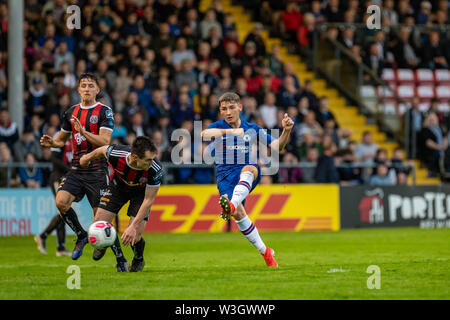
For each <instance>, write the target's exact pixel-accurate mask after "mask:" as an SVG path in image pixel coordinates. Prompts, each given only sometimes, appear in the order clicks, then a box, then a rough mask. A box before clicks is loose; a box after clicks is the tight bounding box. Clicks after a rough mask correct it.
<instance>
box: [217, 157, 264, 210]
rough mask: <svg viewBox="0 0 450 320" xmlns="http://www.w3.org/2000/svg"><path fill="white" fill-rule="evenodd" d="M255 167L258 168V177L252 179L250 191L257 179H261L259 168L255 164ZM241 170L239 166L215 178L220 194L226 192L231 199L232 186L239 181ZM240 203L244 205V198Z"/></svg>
mask: <svg viewBox="0 0 450 320" xmlns="http://www.w3.org/2000/svg"><path fill="white" fill-rule="evenodd" d="M255 167H256V169H258V177H257V178H256V179H255V180H253V183H252V189H251V190H250V192H252V191H253V189H255V188H256V186H257V185H258V183H259V181H261V168H260V167H259V166H256V165H255ZM241 170H242V168H239V170H235V171H230V172H229V173H228V174H227V175H225V176H224V177H222V178H218V179H217V189H219V193H220V195H221V196H222V195H224V194H227V195H228V199H230V200H231V197H232V196H233V191H234V187H236V185H237V184H238V182H239V178H240V176H241ZM242 205H243V206H244V205H245V199H244V201H242Z"/></svg>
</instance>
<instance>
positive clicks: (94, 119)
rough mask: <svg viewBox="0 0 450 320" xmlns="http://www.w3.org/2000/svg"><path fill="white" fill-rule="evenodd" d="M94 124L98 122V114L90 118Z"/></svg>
mask: <svg viewBox="0 0 450 320" xmlns="http://www.w3.org/2000/svg"><path fill="white" fill-rule="evenodd" d="M89 121H90V122H91V123H92V124H96V123H97V122H98V117H97V116H95V115H94V116H91V119H90V120H89Z"/></svg>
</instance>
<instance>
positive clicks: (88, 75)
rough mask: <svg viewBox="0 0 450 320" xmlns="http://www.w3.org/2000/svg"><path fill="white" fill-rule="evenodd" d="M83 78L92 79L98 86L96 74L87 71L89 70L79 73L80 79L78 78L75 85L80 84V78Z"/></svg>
mask: <svg viewBox="0 0 450 320" xmlns="http://www.w3.org/2000/svg"><path fill="white" fill-rule="evenodd" d="M83 79H89V80H93V81H95V83H96V84H97V87H100V84H99V83H98V78H97V76H96V75H95V74H93V73H89V72H86V73H83V74H81V75H80V79H78V86H77V87H79V86H80V83H81V80H83Z"/></svg>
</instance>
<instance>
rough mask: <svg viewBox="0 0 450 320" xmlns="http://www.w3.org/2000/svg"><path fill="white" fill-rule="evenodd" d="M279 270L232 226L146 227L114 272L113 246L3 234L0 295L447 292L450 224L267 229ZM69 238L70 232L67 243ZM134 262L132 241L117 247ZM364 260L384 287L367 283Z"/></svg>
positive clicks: (395, 295)
mask: <svg viewBox="0 0 450 320" xmlns="http://www.w3.org/2000/svg"><path fill="white" fill-rule="evenodd" d="M262 237H263V240H264V241H265V243H266V244H268V245H269V246H272V247H273V248H274V249H275V251H276V258H277V261H278V263H279V265H280V268H278V269H271V268H268V267H266V266H265V263H264V260H263V258H262V257H261V256H260V255H259V253H258V252H257V251H256V249H254V248H253V246H251V244H250V243H249V242H248V241H247V240H246V239H245V238H244V237H243V236H242V235H241V234H239V233H223V234H147V235H145V240H146V242H147V243H146V249H145V259H146V267H145V268H144V271H143V272H139V273H128V274H127V273H117V272H116V269H115V259H114V258H113V254H112V251H111V250H108V252H107V253H106V255H105V257H104V258H103V259H102V260H100V261H97V262H96V261H93V260H92V251H93V248H92V247H91V246H90V245H89V244H88V245H87V246H86V247H85V251H84V253H83V255H82V256H81V258H80V259H79V260H77V261H72V260H71V259H70V257H56V256H55V243H56V239H55V237H54V236H51V237H49V238H48V239H47V251H48V256H43V255H42V254H41V253H39V252H38V251H37V249H36V246H35V244H34V241H33V239H32V237H10V238H6V237H2V238H0V248H1V250H0V274H1V277H0V288H1V290H0V299H162V300H170V299H449V298H450V294H449V287H450V273H449V271H450V229H434V230H426V229H415V228H404V229H403V228H402V229H372V230H367V229H366V230H344V231H339V232H302V233H294V232H264V233H262ZM73 239H74V238H73V237H69V238H68V239H67V246H68V249H69V250H72V249H73V246H74V243H73V242H72V240H73ZM123 249H124V253H125V256H126V257H127V258H128V260H129V261H130V263H131V259H132V251H131V248H130V247H126V248H123ZM71 264H76V265H79V266H80V269H81V290H69V289H67V287H66V281H67V278H68V277H69V276H70V274H68V273H66V270H67V267H68V266H69V265H71ZM369 265H378V266H379V267H380V269H381V289H380V290H376V289H373V290H369V289H368V288H367V279H368V277H369V276H370V275H371V274H368V273H366V269H367V267H368V266H369Z"/></svg>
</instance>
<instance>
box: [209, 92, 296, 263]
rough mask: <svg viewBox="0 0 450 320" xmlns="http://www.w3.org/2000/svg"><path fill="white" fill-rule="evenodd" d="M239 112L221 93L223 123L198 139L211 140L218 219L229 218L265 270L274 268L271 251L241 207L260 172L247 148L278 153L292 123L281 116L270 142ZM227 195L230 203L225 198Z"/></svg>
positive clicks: (230, 96) (236, 101) (233, 98)
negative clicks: (260, 146)
mask: <svg viewBox="0 0 450 320" xmlns="http://www.w3.org/2000/svg"><path fill="white" fill-rule="evenodd" d="M241 110H242V104H241V102H240V98H239V96H238V95H237V94H236V93H233V92H226V93H224V94H223V95H222V96H221V97H220V98H219V112H220V114H221V116H222V118H223V119H222V120H219V121H216V122H214V123H212V124H211V125H210V126H209V127H208V128H207V129H205V130H203V131H202V134H201V135H202V138H203V139H204V140H207V141H209V140H210V139H214V140H215V141H213V142H212V143H211V144H210V145H209V148H210V151H211V155H213V156H214V162H215V165H216V179H217V188H218V189H219V193H220V200H219V204H220V206H221V207H222V218H224V219H225V220H229V219H230V216H232V217H233V218H234V220H235V221H236V224H237V226H238V228H239V230H240V231H241V232H242V234H243V235H244V236H245V237H246V238H247V239H248V240H249V241H250V243H251V244H252V245H253V246H254V247H255V248H256V249H258V251H259V252H260V253H261V255H262V256H263V258H264V260H265V262H266V264H267V266H269V267H278V263H277V262H276V261H275V258H274V253H275V252H274V250H273V249H272V248H270V247H266V245H265V244H264V242H263V241H262V239H261V237H260V235H259V233H258V229H257V228H256V226H255V225H254V224H253V222H252V221H251V220H250V219H249V217H248V216H247V213H246V212H245V209H244V204H245V198H246V197H247V196H248V195H249V194H250V192H251V191H253V189H255V187H256V185H257V184H258V183H259V181H260V180H261V168H260V167H259V165H258V164H257V161H256V159H253V160H252V159H251V158H252V151H254V150H252V149H251V145H255V141H259V142H260V143H263V144H264V145H267V146H268V147H269V148H270V149H271V150H277V151H282V150H283V149H284V147H285V146H286V144H287V143H288V142H289V139H290V135H291V131H292V128H293V126H294V121H293V120H292V119H291V118H289V116H288V115H287V114H284V118H283V120H282V126H283V132H282V133H281V135H280V137H279V138H278V139H274V138H273V137H272V136H271V135H269V134H267V133H266V132H265V131H264V130H263V129H262V128H261V127H260V126H258V125H256V124H253V123H249V122H247V121H244V120H241V119H240V118H239V113H240V112H241ZM218 139H222V141H220V140H218ZM224 150H225V151H224ZM253 154H254V153H253ZM230 195H231V200H230V199H229V198H228V197H229V196H230Z"/></svg>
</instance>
